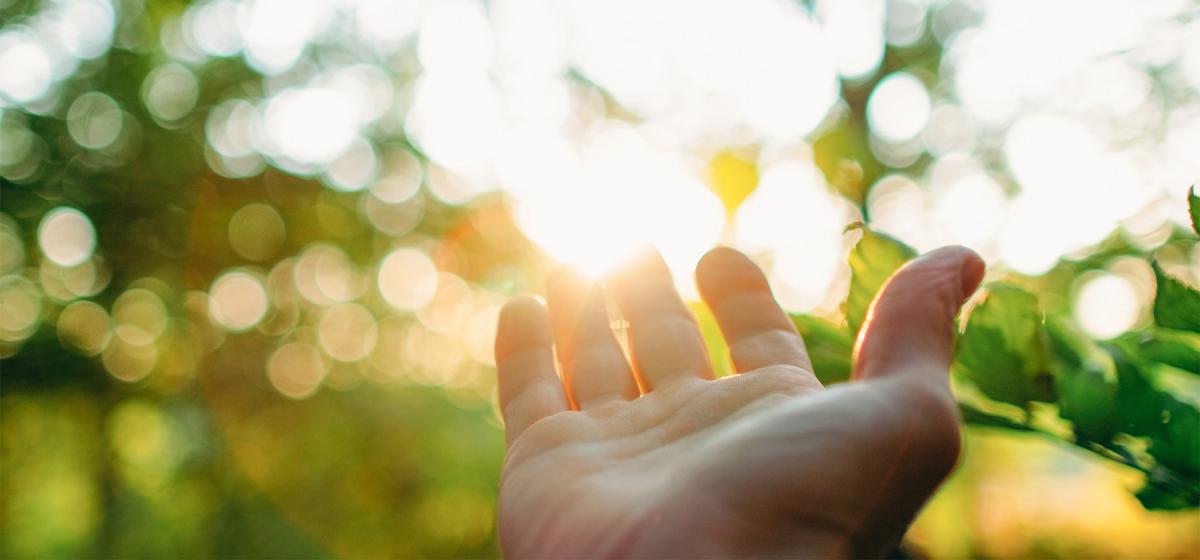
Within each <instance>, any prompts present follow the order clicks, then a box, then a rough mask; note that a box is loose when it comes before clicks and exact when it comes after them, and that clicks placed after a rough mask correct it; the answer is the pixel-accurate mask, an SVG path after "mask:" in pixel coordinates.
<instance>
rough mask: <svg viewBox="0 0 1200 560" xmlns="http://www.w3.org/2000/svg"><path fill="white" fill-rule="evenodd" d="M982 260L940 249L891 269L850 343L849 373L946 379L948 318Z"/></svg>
mask: <svg viewBox="0 0 1200 560" xmlns="http://www.w3.org/2000/svg"><path fill="white" fill-rule="evenodd" d="M983 273H984V264H983V259H981V258H980V257H979V255H977V254H976V253H975V252H974V251H972V250H970V249H967V248H966V247H959V246H950V247H942V248H941V249H937V250H935V251H930V252H928V253H926V254H924V255H921V256H920V257H918V258H917V259H915V260H913V261H910V262H909V263H908V264H906V265H904V266H903V267H901V268H900V270H898V271H896V273H895V274H893V275H892V277H891V278H890V279H888V281H887V283H886V284H884V286H883V289H882V290H880V292H879V294H878V295H876V296H875V300H874V301H872V302H871V307H870V308H869V309H868V311H867V320H866V323H865V324H864V326H863V328H862V329H861V330H860V331H859V333H858V340H857V341H856V342H855V344H854V355H855V360H854V362H855V364H854V377H855V378H856V379H873V378H876V377H913V378H916V379H915V380H920V379H924V378H931V377H932V376H936V377H932V379H933V380H935V381H937V382H940V383H946V382H947V378H946V371H947V370H948V369H949V368H950V362H951V361H952V360H953V359H954V316H955V315H957V314H958V310H959V308H960V307H962V304H963V302H964V301H965V300H966V299H967V298H968V297H970V295H971V294H972V293H974V292H975V289H976V288H978V287H979V283H980V282H981V281H982V280H983Z"/></svg>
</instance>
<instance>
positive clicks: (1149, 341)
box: [1113, 329, 1200, 375]
mask: <svg viewBox="0 0 1200 560" xmlns="http://www.w3.org/2000/svg"><path fill="white" fill-rule="evenodd" d="M1113 342H1114V343H1115V344H1117V345H1118V346H1119V347H1120V348H1121V349H1122V350H1123V351H1124V352H1125V353H1126V354H1129V355H1132V356H1136V357H1137V358H1138V359H1140V360H1142V361H1145V362H1156V363H1160V364H1166V365H1169V366H1171V367H1174V368H1176V369H1180V370H1183V371H1185V372H1188V373H1191V374H1194V375H1200V337H1196V336H1193V335H1188V334H1186V333H1181V332H1179V331H1171V330H1168V329H1145V330H1141V331H1134V332H1129V333H1125V334H1123V335H1121V336H1120V337H1118V338H1117V339H1116V340H1115V341H1113Z"/></svg>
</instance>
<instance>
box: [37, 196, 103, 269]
mask: <svg viewBox="0 0 1200 560" xmlns="http://www.w3.org/2000/svg"><path fill="white" fill-rule="evenodd" d="M38 246H39V247H41V249H42V254H43V255H45V256H46V258H48V259H50V260H51V261H54V263H55V264H57V265H60V266H75V265H77V264H80V263H82V262H83V261H86V260H87V259H88V258H89V257H91V256H92V252H93V251H95V249H96V230H95V228H93V227H92V222H91V220H89V219H88V217H87V216H86V215H84V213H83V212H80V211H79V210H76V209H74V208H68V207H65V206H60V207H58V208H55V209H53V210H51V211H49V212H47V213H46V215H45V217H43V218H42V222H41V224H39V225H38Z"/></svg>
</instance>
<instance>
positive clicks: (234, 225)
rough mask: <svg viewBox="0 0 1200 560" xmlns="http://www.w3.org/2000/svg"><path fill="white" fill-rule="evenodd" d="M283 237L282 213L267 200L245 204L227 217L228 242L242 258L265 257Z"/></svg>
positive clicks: (270, 254)
mask: <svg viewBox="0 0 1200 560" xmlns="http://www.w3.org/2000/svg"><path fill="white" fill-rule="evenodd" d="M286 239H287V226H286V225H285V224H284V222H283V217H282V216H280V215H279V212H278V211H277V210H275V207H273V206H271V205H269V204H263V203H261V202H255V203H251V204H247V205H245V206H243V207H241V208H238V210H237V212H234V213H233V216H232V217H230V218H229V245H230V246H231V247H233V252H235V253H237V254H238V256H240V257H242V258H243V259H247V260H251V261H265V260H267V259H269V258H271V257H272V256H274V255H275V254H276V253H277V252H279V249H280V248H281V247H282V246H283V243H284V241H285V240H286Z"/></svg>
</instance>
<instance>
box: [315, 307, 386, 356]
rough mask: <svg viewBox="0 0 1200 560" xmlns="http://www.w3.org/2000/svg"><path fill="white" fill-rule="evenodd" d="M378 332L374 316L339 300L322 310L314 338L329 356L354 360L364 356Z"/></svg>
mask: <svg viewBox="0 0 1200 560" xmlns="http://www.w3.org/2000/svg"><path fill="white" fill-rule="evenodd" d="M378 336H379V331H378V327H377V325H376V324H375V317H374V316H372V315H371V312H370V311H367V309H366V308H365V307H363V306H361V305H358V304H355V303H339V304H337V305H334V306H332V307H330V308H329V309H326V310H325V313H323V314H322V315H321V322H320V324H318V326H317V340H318V342H320V344H321V349H322V350H324V351H325V353H326V354H328V355H329V357H331V358H333V359H335V360H338V361H341V362H355V361H358V360H361V359H363V358H365V357H367V354H370V353H371V350H373V349H374V348H375V341H376V339H377V338H378Z"/></svg>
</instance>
